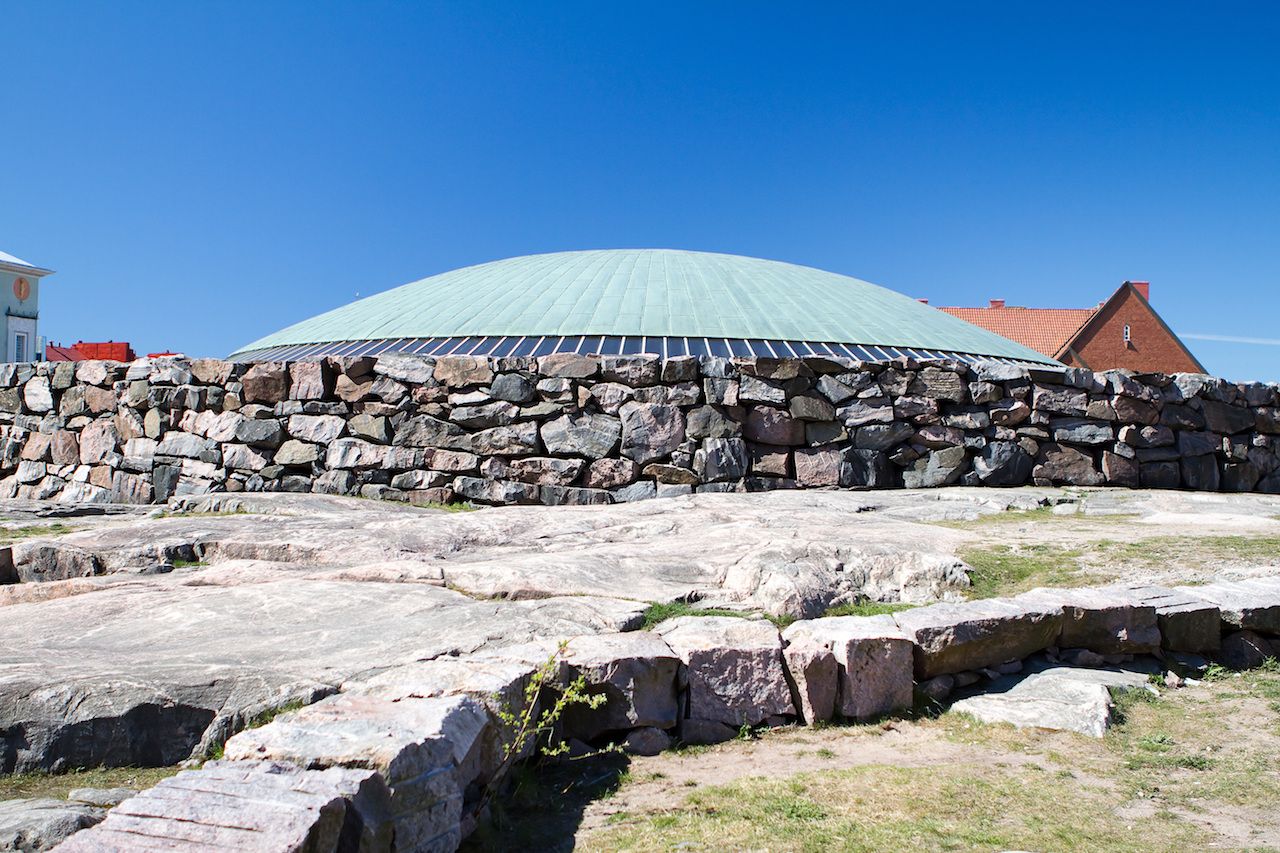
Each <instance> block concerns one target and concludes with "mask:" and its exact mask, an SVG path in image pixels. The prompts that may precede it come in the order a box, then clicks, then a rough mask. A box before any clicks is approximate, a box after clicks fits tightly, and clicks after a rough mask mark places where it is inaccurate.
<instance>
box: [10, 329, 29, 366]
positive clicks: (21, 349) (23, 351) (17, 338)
mask: <svg viewBox="0 0 1280 853" xmlns="http://www.w3.org/2000/svg"><path fill="white" fill-rule="evenodd" d="M13 360H14V361H15V362H17V363H18V364H21V363H22V362H24V361H26V360H27V333H26V332H14V334H13Z"/></svg>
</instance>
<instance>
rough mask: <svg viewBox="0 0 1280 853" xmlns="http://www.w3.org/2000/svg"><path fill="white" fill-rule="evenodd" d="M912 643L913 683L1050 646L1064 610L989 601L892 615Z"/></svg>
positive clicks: (1025, 655) (1046, 606)
mask: <svg viewBox="0 0 1280 853" xmlns="http://www.w3.org/2000/svg"><path fill="white" fill-rule="evenodd" d="M894 619H895V621H896V622H897V624H898V627H900V628H901V629H902V630H903V631H904V632H905V633H906V635H907V636H908V637H910V638H911V640H912V642H914V643H915V669H916V679H917V680H918V681H924V680H926V679H929V678H933V677H934V676H935V675H947V674H950V673H956V672H964V671H965V670H971V669H981V668H983V667H989V666H996V665H998V664H1002V663H1007V662H1009V661H1014V660H1022V659H1023V658H1025V657H1027V656H1028V655H1031V654H1033V653H1035V652H1038V651H1041V650H1042V649H1046V648H1048V647H1049V646H1051V645H1054V644H1055V643H1056V642H1057V640H1058V637H1059V636H1060V635H1061V633H1062V608H1061V607H1058V606H1055V605H1042V604H1036V603H1032V602H1021V601H1018V600H1016V599H1002V598H992V599H987V600H983V601H968V602H965V603H963V604H935V605H932V606H930V607H917V608H914V609H912V610H904V611H902V612H901V613H896V614H894Z"/></svg>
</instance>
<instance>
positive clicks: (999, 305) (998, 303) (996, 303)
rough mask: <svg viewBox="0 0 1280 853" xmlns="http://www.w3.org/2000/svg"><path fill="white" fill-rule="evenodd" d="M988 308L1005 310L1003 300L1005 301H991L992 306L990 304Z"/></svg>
mask: <svg viewBox="0 0 1280 853" xmlns="http://www.w3.org/2000/svg"><path fill="white" fill-rule="evenodd" d="M987 307H988V308H1003V307H1004V300H1003V299H992V300H991V304H990V305H988V306H987Z"/></svg>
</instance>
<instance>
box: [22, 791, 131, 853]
mask: <svg viewBox="0 0 1280 853" xmlns="http://www.w3.org/2000/svg"><path fill="white" fill-rule="evenodd" d="M106 816H107V813H106V810H105V809H102V808H98V807H95V806H92V805H88V804H86V803H79V802H68V801H67V800H53V799H44V798H41V799H30V800H3V801H0V851H20V853H34V851H39V850H51V849H52V848H53V847H55V846H56V845H57V844H59V843H60V842H61V841H63V840H64V839H66V838H68V837H69V836H71V835H72V834H74V833H76V832H79V831H80V830H82V829H88V828H89V827H91V826H93V825H94V824H97V823H99V822H101V821H102V819H103V818H104V817H106Z"/></svg>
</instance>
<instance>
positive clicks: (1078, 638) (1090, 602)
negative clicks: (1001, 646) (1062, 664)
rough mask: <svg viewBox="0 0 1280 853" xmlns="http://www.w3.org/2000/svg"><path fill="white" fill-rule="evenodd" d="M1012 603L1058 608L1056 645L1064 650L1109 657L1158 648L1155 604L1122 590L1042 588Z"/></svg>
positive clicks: (1122, 587) (1120, 588) (1107, 587)
mask: <svg viewBox="0 0 1280 853" xmlns="http://www.w3.org/2000/svg"><path fill="white" fill-rule="evenodd" d="M1013 600H1014V601H1015V602H1023V603H1029V604H1036V605H1040V606H1045V607H1049V608H1053V607H1061V608H1062V633H1061V634H1059V636H1058V642H1057V645H1058V646H1061V647H1062V648H1064V649H1089V650H1091V651H1095V652H1098V653H1099V654H1104V655H1108V654H1147V653H1149V652H1153V651H1155V650H1156V649H1158V648H1160V629H1159V626H1158V619H1157V611H1156V606H1155V604H1152V603H1148V602H1145V601H1143V600H1142V598H1141V597H1140V596H1138V595H1135V594H1134V593H1133V592H1132V591H1131V590H1130V589H1129V588H1128V587H1125V586H1114V585H1113V586H1104V587H1088V588H1084V589H1049V588H1044V587H1041V588H1039V589H1033V590H1031V591H1030V592H1027V593H1023V594H1022V595H1019V596H1016V597H1015V598H1014V599H1013Z"/></svg>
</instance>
